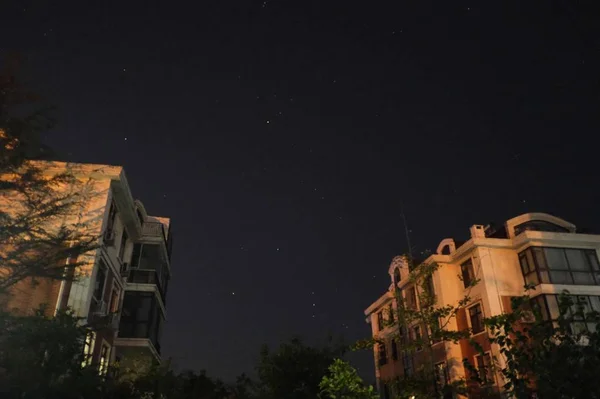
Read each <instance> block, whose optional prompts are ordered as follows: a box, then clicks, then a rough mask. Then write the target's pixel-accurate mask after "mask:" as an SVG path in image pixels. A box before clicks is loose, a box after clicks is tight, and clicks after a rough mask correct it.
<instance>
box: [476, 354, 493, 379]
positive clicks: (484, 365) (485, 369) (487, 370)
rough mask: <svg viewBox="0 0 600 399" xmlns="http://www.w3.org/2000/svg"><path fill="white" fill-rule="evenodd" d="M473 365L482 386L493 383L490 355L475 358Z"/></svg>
mask: <svg viewBox="0 0 600 399" xmlns="http://www.w3.org/2000/svg"><path fill="white" fill-rule="evenodd" d="M475 364H476V365H477V371H478V372H479V378H480V379H481V381H482V382H483V383H484V384H493V383H494V370H493V368H492V358H491V356H490V353H489V352H488V353H484V354H483V355H477V356H475Z"/></svg>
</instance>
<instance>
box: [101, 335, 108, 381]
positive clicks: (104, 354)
mask: <svg viewBox="0 0 600 399" xmlns="http://www.w3.org/2000/svg"><path fill="white" fill-rule="evenodd" d="M109 361H110V346H109V345H108V344H107V343H106V342H103V343H102V348H100V365H99V366H100V367H99V371H100V374H101V375H105V374H106V372H107V371H108V363H109Z"/></svg>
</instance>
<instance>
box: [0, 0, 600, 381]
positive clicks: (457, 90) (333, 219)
mask: <svg viewBox="0 0 600 399" xmlns="http://www.w3.org/2000/svg"><path fill="white" fill-rule="evenodd" d="M149 4H151V5H149ZM593 4H594V1H589V2H577V4H575V2H572V1H568V0H562V1H475V0H470V1H463V0H460V1H447V0H445V1H439V2H430V1H415V0H411V1H403V0H402V1H400V0H397V1H390V2H386V1H360V2H358V1H328V0H302V1H296V0H289V1H286V0H270V1H251V0H246V1H241V0H230V1H227V0H201V1H196V2H166V1H164V2H154V1H148V2H142V1H119V2H111V1H95V2H88V1H53V2H50V1H27V0H19V1H7V0H4V1H2V2H1V5H0V47H1V48H0V52H1V53H4V54H5V53H6V51H9V50H11V51H18V52H19V53H21V55H22V56H23V57H24V60H25V64H24V67H23V68H22V76H23V78H24V80H25V81H26V83H27V85H28V86H29V87H30V88H31V89H33V90H34V91H36V92H38V93H39V94H41V95H42V96H43V97H44V99H45V100H46V101H47V102H49V103H51V104H54V105H56V106H57V107H58V118H59V124H58V126H57V128H56V129H55V130H54V131H52V133H51V134H50V135H49V136H48V140H49V143H50V144H51V145H52V146H53V147H54V149H55V150H57V151H59V152H60V153H62V154H63V158H64V159H65V160H71V161H80V162H92V163H108V164H115V165H123V166H124V167H125V170H126V173H127V177H128V180H129V182H130V185H131V187H132V190H133V194H134V197H136V198H139V199H141V200H142V202H143V203H144V204H145V206H146V208H147V210H148V211H149V213H150V214H152V215H159V216H168V217H171V218H172V221H173V222H172V223H173V229H174V238H175V243H174V250H173V251H174V252H173V259H172V264H173V279H172V281H171V285H170V288H169V297H168V301H167V302H168V303H167V305H168V315H167V317H168V321H167V325H166V328H165V331H164V336H163V342H162V347H163V354H164V356H165V357H169V356H171V357H173V359H174V361H175V363H176V365H177V367H178V368H193V369H196V370H200V369H207V370H208V373H209V374H210V375H213V376H217V377H221V378H224V379H225V380H232V379H233V378H234V376H235V375H237V374H239V373H241V372H243V371H246V372H252V369H253V366H254V364H255V361H256V359H257V357H258V353H259V347H260V345H261V344H262V343H267V344H270V345H277V344H278V343H279V342H282V341H283V340H287V339H288V338H290V337H292V336H294V335H299V336H302V337H304V338H305V339H306V340H307V341H308V342H310V343H315V342H322V341H323V340H324V339H325V337H326V336H327V334H328V333H329V332H331V333H333V334H336V335H337V334H343V335H344V336H345V337H346V339H347V341H352V340H355V339H358V338H362V337H366V336H368V335H369V333H370V329H369V327H368V326H367V325H366V324H365V319H364V315H363V310H364V309H365V308H366V307H367V306H368V305H369V304H370V303H371V302H372V301H373V300H375V299H376V298H378V297H379V295H381V294H382V293H383V292H384V290H385V289H386V288H387V287H388V285H389V276H388V275H387V268H388V265H389V263H390V260H391V258H392V257H393V256H395V255H398V254H401V253H404V252H405V251H406V249H407V246H406V239H405V235H404V232H403V231H404V230H403V229H404V227H403V224H402V218H401V203H402V204H403V208H404V210H405V212H406V217H407V220H408V224H409V228H410V230H411V240H412V242H413V244H414V245H415V247H416V248H417V250H418V251H422V250H425V249H435V248H436V247H437V245H438V243H439V241H440V240H441V239H443V238H445V237H455V238H457V239H464V238H466V237H467V235H468V228H469V226H471V225H472V224H486V223H489V222H491V221H497V222H503V221H504V220H506V219H508V218H510V217H513V216H516V215H518V214H520V213H524V212H528V211H541V212H549V213H553V214H556V215H557V216H560V217H564V218H565V219H567V220H569V221H571V222H573V223H575V224H576V225H578V226H579V227H587V228H589V229H591V230H592V231H596V232H598V231H600V213H599V212H598V210H597V206H598V203H599V200H600V189H599V173H598V172H599V170H600V166H599V160H598V156H597V154H598V151H599V148H598V144H597V143H598V132H599V131H600V130H599V128H600V117H599V115H600V112H599V111H600V100H599V94H600V87H599V86H600V85H599V80H600V55H599V51H600V28H599V27H600V25H598V23H597V22H598V20H600V15H599V14H598V13H597V12H596V10H595V8H594V7H593V6H592V5H593ZM370 356H371V355H370V354H369V353H365V354H363V355H362V357H359V359H357V361H358V363H357V364H358V365H359V366H360V367H361V373H363V375H367V376H371V373H372V360H371V357H370Z"/></svg>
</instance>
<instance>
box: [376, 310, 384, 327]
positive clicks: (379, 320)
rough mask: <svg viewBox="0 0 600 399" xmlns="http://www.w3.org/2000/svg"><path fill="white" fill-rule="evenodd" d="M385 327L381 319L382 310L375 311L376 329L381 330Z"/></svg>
mask: <svg viewBox="0 0 600 399" xmlns="http://www.w3.org/2000/svg"><path fill="white" fill-rule="evenodd" d="M384 329H385V323H384V320H383V310H380V311H379V312H377V331H383V330H384Z"/></svg>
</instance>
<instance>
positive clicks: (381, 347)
mask: <svg viewBox="0 0 600 399" xmlns="http://www.w3.org/2000/svg"><path fill="white" fill-rule="evenodd" d="M377 352H378V354H379V355H378V360H379V365H380V366H383V365H384V364H386V363H387V353H386V351H385V344H384V343H383V342H380V343H379V344H378V345H377Z"/></svg>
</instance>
